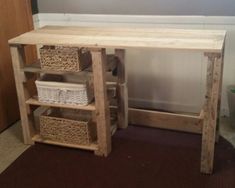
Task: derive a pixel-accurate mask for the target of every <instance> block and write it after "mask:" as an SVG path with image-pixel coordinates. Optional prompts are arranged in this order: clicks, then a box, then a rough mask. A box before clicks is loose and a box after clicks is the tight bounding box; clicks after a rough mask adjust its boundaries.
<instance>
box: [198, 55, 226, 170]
mask: <svg viewBox="0 0 235 188" xmlns="http://www.w3.org/2000/svg"><path fill="white" fill-rule="evenodd" d="M206 56H208V68H207V93H206V103H205V107H204V123H203V132H202V152H201V172H202V173H206V174H210V173H212V171H213V162H214V147H215V137H216V124H217V116H218V113H217V110H218V105H219V97H220V92H221V91H220V83H221V79H222V71H221V70H222V64H223V63H222V58H221V57H222V56H221V54H206Z"/></svg>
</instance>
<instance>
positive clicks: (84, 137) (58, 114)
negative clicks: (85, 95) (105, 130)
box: [40, 108, 97, 145]
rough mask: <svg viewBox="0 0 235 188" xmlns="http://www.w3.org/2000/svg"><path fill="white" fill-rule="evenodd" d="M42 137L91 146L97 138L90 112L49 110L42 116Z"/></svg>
mask: <svg viewBox="0 0 235 188" xmlns="http://www.w3.org/2000/svg"><path fill="white" fill-rule="evenodd" d="M40 135H41V137H43V138H44V139H49V140H51V141H57V142H61V143H67V144H79V145H89V144H91V143H94V142H95V141H96V138H97V133H96V124H95V123H94V122H92V121H91V114H90V113H89V112H88V111H80V110H70V109H58V108H57V109H55V108H49V109H48V110H46V111H45V112H44V113H43V114H42V115H41V116H40Z"/></svg>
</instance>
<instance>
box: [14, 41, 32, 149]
mask: <svg viewBox="0 0 235 188" xmlns="http://www.w3.org/2000/svg"><path fill="white" fill-rule="evenodd" d="M10 51H11V56H12V64H13V70H14V76H15V84H16V89H17V97H18V103H19V107H20V117H21V126H22V130H23V138H24V143H25V144H33V143H34V142H33V140H32V135H34V127H33V125H34V124H33V122H34V120H33V112H32V111H31V109H30V107H29V105H27V104H26V103H25V101H26V100H27V99H29V98H30V94H29V91H28V90H27V88H26V87H27V86H26V83H24V82H25V81H26V80H25V79H24V78H23V76H22V72H21V68H22V67H23V66H24V62H25V51H24V47H23V46H21V45H18V46H10Z"/></svg>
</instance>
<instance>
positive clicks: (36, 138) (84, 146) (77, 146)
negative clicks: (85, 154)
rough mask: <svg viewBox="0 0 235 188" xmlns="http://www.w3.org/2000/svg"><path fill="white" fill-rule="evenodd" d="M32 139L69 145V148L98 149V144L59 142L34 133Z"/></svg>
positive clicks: (64, 145)
mask: <svg viewBox="0 0 235 188" xmlns="http://www.w3.org/2000/svg"><path fill="white" fill-rule="evenodd" d="M32 140H33V141H35V142H39V143H44V144H52V145H57V146H63V147H69V148H77V149H85V150H92V151H95V150H97V149H98V145H97V144H94V143H93V144H90V145H78V144H66V143H61V142H56V141H51V140H48V139H45V138H43V137H41V136H40V135H39V134H36V135H34V136H33V138H32Z"/></svg>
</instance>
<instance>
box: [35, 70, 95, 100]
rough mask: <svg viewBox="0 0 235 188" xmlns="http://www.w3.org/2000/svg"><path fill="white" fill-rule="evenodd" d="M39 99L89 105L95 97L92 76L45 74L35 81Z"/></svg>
mask: <svg viewBox="0 0 235 188" xmlns="http://www.w3.org/2000/svg"><path fill="white" fill-rule="evenodd" d="M35 84H36V87H37V91H38V100H39V101H40V102H46V103H60V104H74V105H88V104H89V103H90V102H91V101H92V99H93V98H94V90H93V82H92V79H91V77H88V78H86V79H83V80H81V79H79V77H77V76H72V75H67V76H60V75H47V74H46V75H44V76H43V77H42V78H41V79H40V80H36V81H35Z"/></svg>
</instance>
